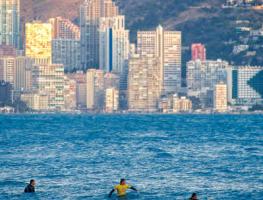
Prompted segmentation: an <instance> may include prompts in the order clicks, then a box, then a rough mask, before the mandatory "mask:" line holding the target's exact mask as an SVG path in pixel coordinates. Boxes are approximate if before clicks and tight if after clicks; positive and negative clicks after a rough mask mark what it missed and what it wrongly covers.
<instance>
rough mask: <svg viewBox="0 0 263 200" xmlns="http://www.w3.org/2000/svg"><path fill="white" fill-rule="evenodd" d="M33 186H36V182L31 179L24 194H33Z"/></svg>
mask: <svg viewBox="0 0 263 200" xmlns="http://www.w3.org/2000/svg"><path fill="white" fill-rule="evenodd" d="M35 186H36V181H35V180H34V179H31V180H30V183H29V184H28V185H27V186H26V188H25V190H24V192H25V193H32V192H35Z"/></svg>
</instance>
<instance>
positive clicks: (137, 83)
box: [128, 54, 162, 112]
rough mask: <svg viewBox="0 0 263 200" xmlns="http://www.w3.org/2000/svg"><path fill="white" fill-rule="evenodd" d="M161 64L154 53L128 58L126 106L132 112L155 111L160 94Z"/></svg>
mask: <svg viewBox="0 0 263 200" xmlns="http://www.w3.org/2000/svg"><path fill="white" fill-rule="evenodd" d="M160 71H161V65H160V60H159V59H158V58H156V57H155V56H154V55H150V54H146V55H139V54H135V55H133V57H132V58H131V59H130V60H129V75H128V107H129V111H132V112H156V111H157V110H158V100H159V98H160V95H161V88H162V84H161V83H162V82H161V72H160Z"/></svg>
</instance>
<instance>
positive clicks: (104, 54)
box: [99, 15, 130, 74]
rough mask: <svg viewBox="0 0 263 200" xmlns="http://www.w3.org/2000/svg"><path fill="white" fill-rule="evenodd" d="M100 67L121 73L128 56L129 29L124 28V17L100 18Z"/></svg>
mask: <svg viewBox="0 0 263 200" xmlns="http://www.w3.org/2000/svg"><path fill="white" fill-rule="evenodd" d="M99 34H100V38H99V40H100V44H99V49H100V51H99V54H100V69H103V70H104V71H105V72H114V73H119V74H122V73H123V72H124V71H125V69H124V68H125V67H127V62H126V61H127V60H128V56H129V46H130V45H129V31H128V30H126V29H125V17H124V16H123V15H118V16H115V17H106V18H105V17H104V18H101V19H100V28H99Z"/></svg>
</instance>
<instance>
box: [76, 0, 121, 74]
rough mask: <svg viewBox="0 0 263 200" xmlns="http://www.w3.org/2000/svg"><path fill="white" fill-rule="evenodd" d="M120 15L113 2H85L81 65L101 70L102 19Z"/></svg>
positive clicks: (82, 22)
mask: <svg viewBox="0 0 263 200" xmlns="http://www.w3.org/2000/svg"><path fill="white" fill-rule="evenodd" d="M118 14H119V11H118V7H117V6H116V5H115V3H114V2H112V0H85V1H84V3H83V4H82V5H81V6H80V30H81V65H82V68H83V69H90V68H99V25H100V18H101V17H113V16H116V15H118Z"/></svg>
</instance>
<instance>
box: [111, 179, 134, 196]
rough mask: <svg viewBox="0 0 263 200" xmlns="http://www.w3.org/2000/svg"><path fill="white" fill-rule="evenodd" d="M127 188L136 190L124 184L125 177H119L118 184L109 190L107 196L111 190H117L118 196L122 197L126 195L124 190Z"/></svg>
mask: <svg viewBox="0 0 263 200" xmlns="http://www.w3.org/2000/svg"><path fill="white" fill-rule="evenodd" d="M127 189H131V190H134V191H137V189H136V188H134V187H132V186H130V185H128V184H126V180H125V179H121V181H120V184H119V185H116V186H115V187H114V189H112V190H111V192H110V194H109V197H111V195H112V194H113V192H114V191H115V190H116V191H117V195H118V196H119V197H123V196H125V195H126V191H127Z"/></svg>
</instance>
